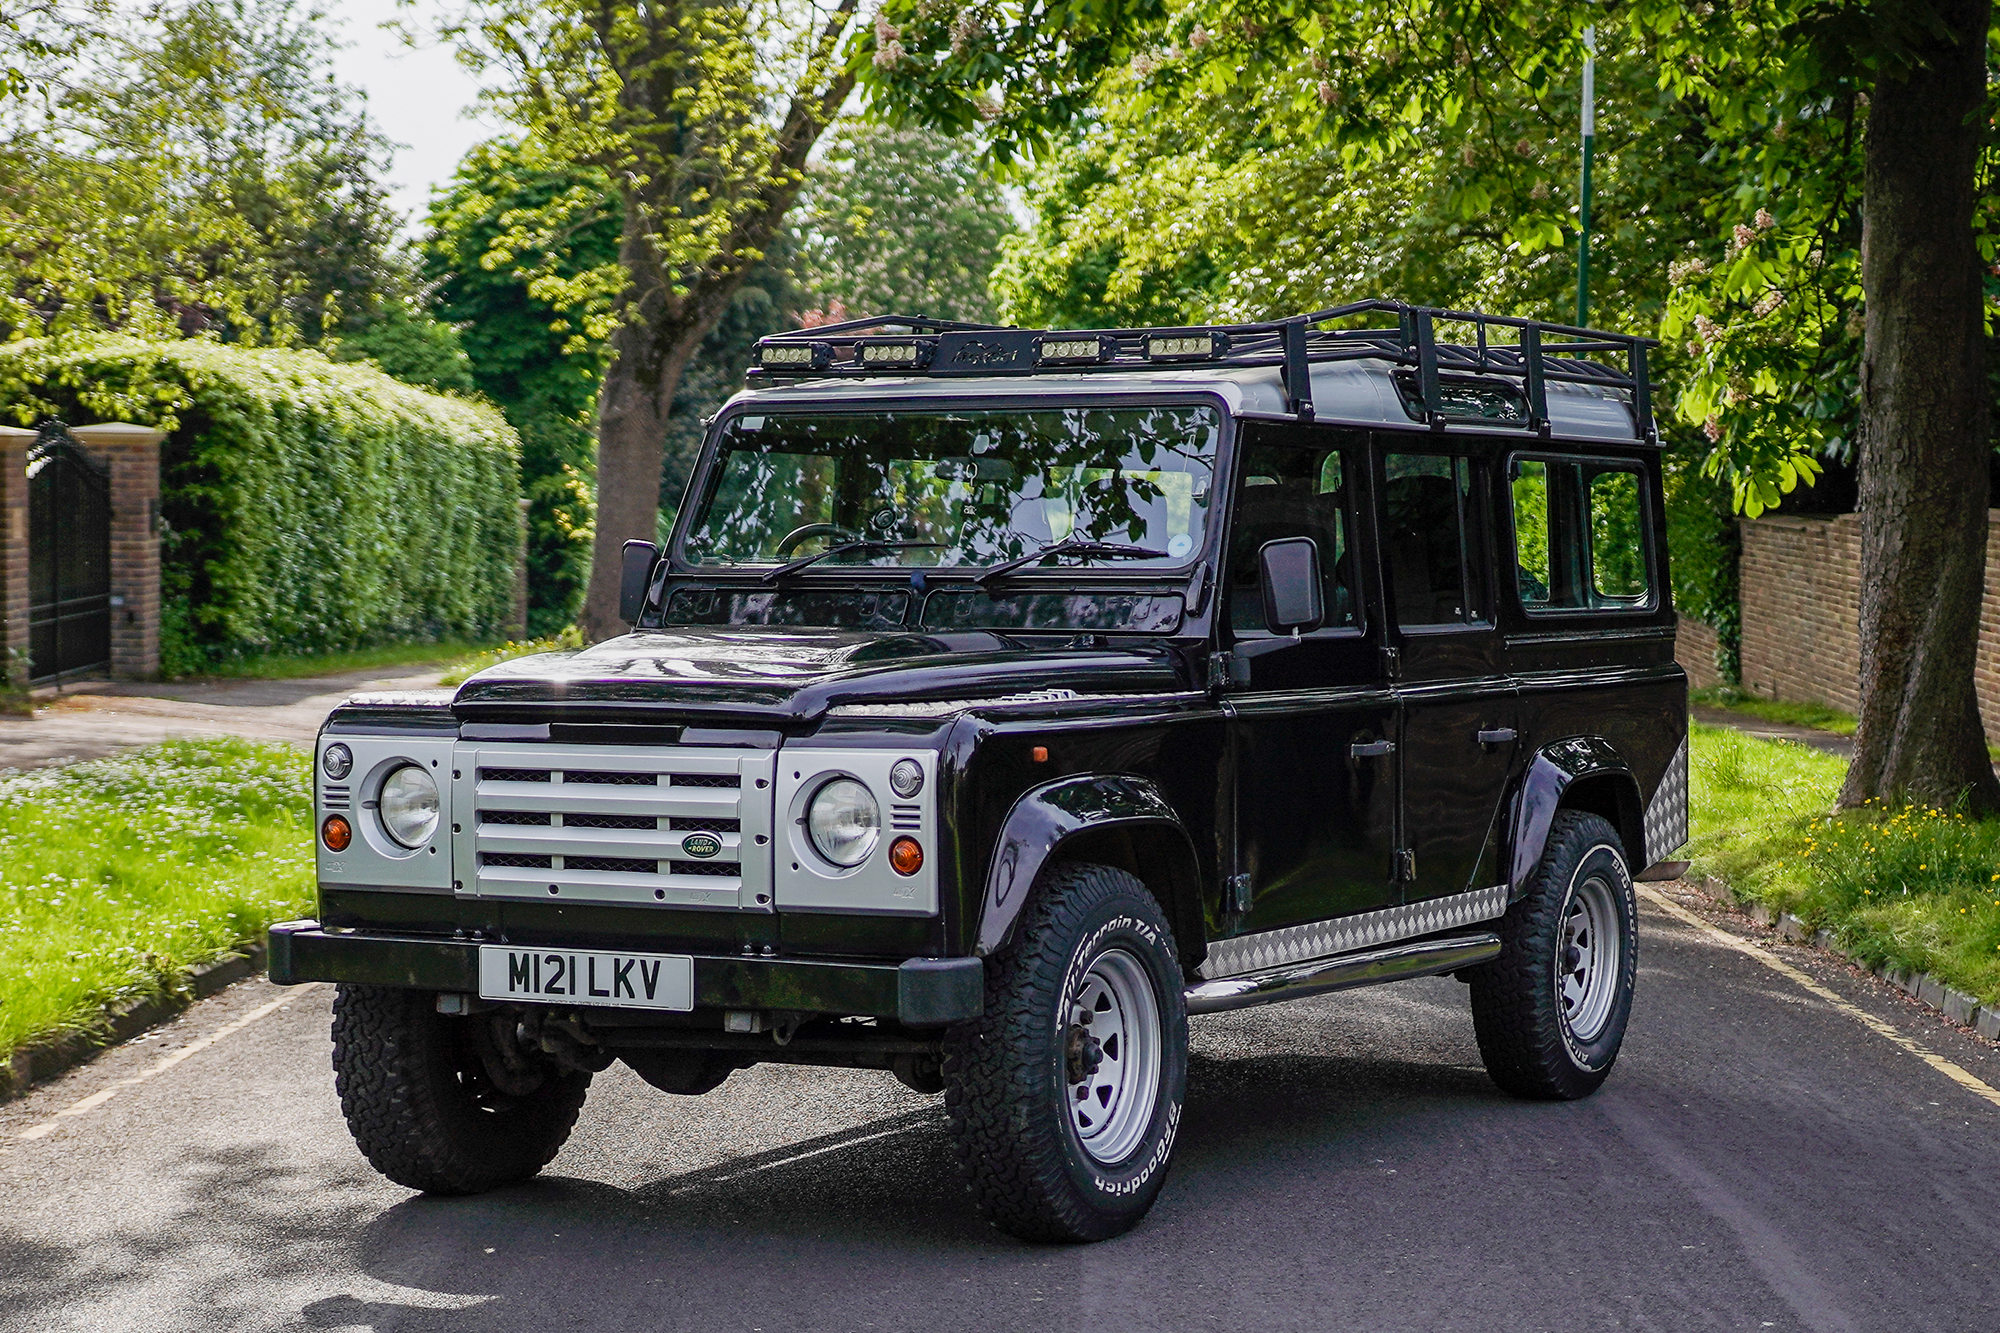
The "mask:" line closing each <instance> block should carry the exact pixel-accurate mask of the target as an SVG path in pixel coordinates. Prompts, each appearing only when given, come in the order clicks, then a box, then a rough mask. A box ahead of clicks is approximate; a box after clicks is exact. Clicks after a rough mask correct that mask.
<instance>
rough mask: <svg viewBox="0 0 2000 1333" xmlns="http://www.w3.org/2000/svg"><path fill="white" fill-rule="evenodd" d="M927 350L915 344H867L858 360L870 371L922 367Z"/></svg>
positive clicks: (921, 345)
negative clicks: (900, 367)
mask: <svg viewBox="0 0 2000 1333" xmlns="http://www.w3.org/2000/svg"><path fill="white" fill-rule="evenodd" d="M924 352H925V348H924V345H923V344H922V343H915V342H879V343H874V342H865V343H862V344H861V348H860V355H859V357H857V358H856V359H857V360H859V361H860V363H861V364H862V365H863V366H865V367H867V368H868V369H870V370H890V369H894V368H896V367H899V366H910V367H914V366H921V365H922V364H923V363H924V360H925V357H924Z"/></svg>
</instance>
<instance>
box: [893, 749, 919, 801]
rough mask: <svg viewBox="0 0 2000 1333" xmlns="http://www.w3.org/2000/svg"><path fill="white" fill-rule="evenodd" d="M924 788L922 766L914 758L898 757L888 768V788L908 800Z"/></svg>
mask: <svg viewBox="0 0 2000 1333" xmlns="http://www.w3.org/2000/svg"><path fill="white" fill-rule="evenodd" d="M923 789H924V766H923V765H922V764H920V763H918V762H917V761H916V760H914V759H898V760H897V761H896V766H895V767H894V768H892V769H890V770H889V790H890V791H893V792H895V793H896V795H898V796H900V797H902V798H903V799H904V800H906V801H907V800H909V799H910V798H911V797H912V796H915V795H916V794H917V793H918V792H920V791H922V790H923Z"/></svg>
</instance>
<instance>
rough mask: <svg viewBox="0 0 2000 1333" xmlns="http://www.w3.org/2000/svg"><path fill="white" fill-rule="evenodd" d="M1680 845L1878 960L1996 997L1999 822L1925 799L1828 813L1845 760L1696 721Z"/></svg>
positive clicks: (1741, 891) (1999, 981)
mask: <svg viewBox="0 0 2000 1333" xmlns="http://www.w3.org/2000/svg"><path fill="white" fill-rule="evenodd" d="M1689 761H1690V774H1689V776H1690V780H1691V791H1690V806H1691V810H1690V813H1691V815H1692V817H1693V829H1692V835H1691V837H1690V839H1689V843H1688V848H1689V850H1688V852H1687V853H1686V855H1688V856H1689V857H1690V858H1691V859H1692V860H1693V862H1694V865H1695V868H1696V869H1698V870H1702V871H1706V872H1708V873H1710V874H1713V875H1716V876H1718V877H1719V878H1721V879H1722V880H1723V881H1724V882H1726V883H1727V884H1728V885H1729V887H1730V888H1731V889H1733V890H1734V891H1735V892H1736V893H1737V894H1738V895H1739V896H1741V897H1745V898H1751V899H1756V900H1758V901H1761V902H1764V903H1767V904H1769V905H1770V906H1771V907H1773V908H1776V909H1778V910H1781V911H1786V912H1791V913H1793V914H1794V915H1796V916H1798V917H1799V918H1800V919H1802V920H1803V921H1804V922H1805V923H1806V924H1807V925H1808V926H1811V927H1812V928H1814V929H1816V930H1830V931H1832V932H1833V933H1834V936H1835V937H1836V938H1837V939H1838V940H1839V941H1840V943H1841V945H1842V946H1843V947H1844V948H1846V949H1847V950H1848V951H1849V952H1850V953H1852V954H1854V955H1855V956H1856V957H1858V958H1860V959H1861V960H1862V961H1864V962H1866V963H1868V964H1869V965H1870V966H1875V965H1878V964H1881V963H1891V964H1894V965H1896V966H1898V967H1901V968H1905V969H1907V970H1910V971H1920V972H1929V973H1931V974H1932V975H1934V976H1936V977H1938V978H1939V979H1940V980H1942V981H1944V982H1945V983H1946V984H1948V985H1951V986H1955V987H1957V988H1958V989H1959V990H1962V991H1967V992H1969V993H1971V994H1973V995H1977V996H1978V997H1979V998H1980V999H1981V1000H1983V1001H1987V1002H2000V873H1996V872H2000V820H1992V819H1989V820H1972V819H1967V818H1966V817H1965V816H1963V815H1961V814H1958V813H1955V812H1953V811H1948V810H1936V809H1931V808H1928V807H1924V806H1911V807H1907V808H1903V809H1888V808H1881V809H1875V808H1868V809H1862V810H1852V811H1846V812H1843V813H1840V814H1834V813H1832V808H1833V802H1834V797H1835V796H1836V795H1837V794H1838V792H1839V790H1840V782H1841V778H1842V776H1843V775H1844V774H1845V773H1846V771H1847V765H1846V762H1845V761H1844V760H1842V759H1840V758H1838V757H1836V756H1834V755H1829V754H1825V753H1822V752H1821V751H1818V750H1815V749H1812V748H1811V747H1809V746H1804V745H1797V744H1792V743H1790V742H1786V741H1767V740H1756V739H1753V738H1751V737H1749V736H1744V735H1741V734H1739V733H1737V732H1733V731H1728V730H1724V729H1721V728H1715V727H1704V726H1700V725H1696V726H1695V727H1694V728H1693V738H1692V745H1691V747H1690V754H1689Z"/></svg>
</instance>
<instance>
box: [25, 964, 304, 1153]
mask: <svg viewBox="0 0 2000 1333" xmlns="http://www.w3.org/2000/svg"><path fill="white" fill-rule="evenodd" d="M321 984H322V983H320V982H317V981H315V982H311V983H308V984H307V985H304V986H298V987H294V988H293V989H292V990H291V991H290V992H289V993H287V994H285V995H281V996H279V997H278V998H277V999H275V1000H273V1001H271V1002H270V1003H269V1004H266V1005H261V1006H259V1007H258V1008H255V1009H252V1010H251V1011H250V1012H249V1013H247V1014H244V1015H243V1016H242V1017H241V1018H237V1019H233V1020H232V1021H230V1022H228V1023H225V1024H223V1026H221V1027H219V1028H217V1029H216V1030H215V1031H213V1032H211V1033H209V1034H208V1035H207V1036H206V1037H203V1038H202V1039H201V1040H199V1041H191V1042H189V1043H188V1044H187V1045H185V1046H183V1047H181V1048H180V1049H179V1050H178V1051H175V1052H173V1053H172V1054H171V1055H166V1056H162V1057H161V1058H160V1059H159V1060H158V1061H157V1062H156V1063H154V1065H153V1066H152V1067H151V1068H150V1069H142V1070H140V1071H139V1072H138V1073H136V1074H134V1075H132V1076H131V1077H130V1078H121V1079H119V1080H118V1081H117V1082H116V1083H113V1084H111V1085H110V1086H109V1087H106V1088H100V1089H98V1090H97V1091H96V1092H93V1093H91V1094H90V1095H89V1096H88V1097H85V1098H84V1099H83V1100H81V1101H79V1102H76V1103H74V1104H72V1105H69V1106H65V1107H64V1108H63V1109H62V1110H60V1111H57V1112H56V1113H55V1115H54V1116H52V1117H50V1118H49V1119H47V1120H44V1121H43V1122H42V1123H41V1124H39V1125H31V1126H29V1127H28V1128H27V1129H24V1130H22V1131H21V1133H20V1137H21V1138H24V1139H41V1138H47V1137H48V1136H49V1135H51V1134H53V1133H55V1132H56V1130H57V1128H58V1127H59V1126H60V1125H61V1123H62V1117H64V1116H77V1115H89V1114H90V1113H91V1112H92V1111H95V1110H96V1109H97V1108H98V1107H100V1106H102V1105H104V1103H106V1102H108V1101H110V1100H111V1099H112V1098H113V1097H116V1096H117V1095H118V1094H119V1093H121V1092H123V1091H125V1089H127V1088H131V1087H137V1086H138V1085H139V1084H141V1083H144V1082H145V1081H146V1080H147V1079H150V1078H153V1077H154V1076H156V1075H159V1074H164V1073H166V1072H167V1071H168V1070H169V1069H172V1068H173V1067H174V1066H175V1065H177V1064H179V1063H180V1062H181V1061H183V1060H185V1059H187V1058H188V1057H189V1056H191V1055H198V1054H200V1053H201V1052H202V1051H205V1050H207V1049H208V1048H209V1047H211V1046H213V1045H215V1043H217V1042H218V1041H221V1040H222V1039H223V1038H224V1037H227V1036H229V1035H231V1034H232V1033H237V1032H241V1031H242V1030H243V1029H244V1028H247V1027H249V1026H250V1025H251V1024H252V1023H255V1022H256V1021H257V1020H258V1019H260V1018H264V1017H267V1016H269V1015H271V1014H274V1013H276V1012H277V1011H278V1010H280V1009H282V1008H284V1007H285V1006H286V1005H288V1004H290V1003H291V1002H292V1001H293V1000H297V999H301V998H303V997H304V996H307V995H310V994H311V993H312V992H314V991H316V990H318V989H319V988H320V986H321Z"/></svg>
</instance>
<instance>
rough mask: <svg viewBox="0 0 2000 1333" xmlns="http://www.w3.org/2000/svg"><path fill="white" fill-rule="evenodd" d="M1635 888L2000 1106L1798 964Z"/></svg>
mask: <svg viewBox="0 0 2000 1333" xmlns="http://www.w3.org/2000/svg"><path fill="white" fill-rule="evenodd" d="M1633 887H1634V888H1636V889H1637V890H1638V891H1639V893H1640V894H1641V896H1643V897H1645V898H1646V899H1648V900H1649V901H1650V902H1652V903H1653V904H1654V905H1655V906H1656V907H1658V908H1660V909H1661V910H1662V911H1664V912H1666V913H1667V914H1668V915H1669V916H1673V917H1676V918H1678V919H1679V920H1681V921H1682V922H1684V923H1686V924H1687V925H1690V926H1693V927H1694V928H1695V929H1696V930H1698V931H1700V932H1701V933H1702V934H1704V935H1707V936H1709V937H1710V938H1711V939H1714V940H1715V941H1717V942H1718V943H1720V944H1723V945H1726V946H1728V947H1729V948H1731V949H1734V950H1736V951H1737V952H1738V953H1741V954H1746V955H1748V956H1749V957H1751V958H1754V959H1756V960H1757V961H1758V962H1760V963H1762V964H1763V965H1764V966H1766V967H1768V968H1770V969H1771V970H1772V971H1774V972H1777V973H1780V974H1781V975H1783V976H1785V977H1787V978H1789V979H1791V980H1792V981H1795V982H1797V983H1798V984H1799V985H1800V986H1802V987H1804V988H1805V989H1806V990H1808V991H1810V992H1812V994H1814V995H1815V996H1818V997H1819V998H1820V999H1822V1000H1825V1001H1826V1002H1827V1003H1828V1004H1830V1005H1832V1006H1833V1007H1834V1008H1835V1009H1838V1010H1839V1011H1840V1012H1841V1013H1843V1014H1846V1015H1847V1016H1848V1017H1849V1018H1851V1019H1853V1020H1854V1021H1856V1022H1857V1023H1860V1024H1861V1025H1862V1026H1864V1027H1866V1028H1868V1029H1869V1030H1870V1031H1872V1032H1875V1033H1877V1034H1879V1035H1881V1036H1884V1037H1887V1038H1888V1039H1889V1040H1890V1041H1892V1042H1894V1043H1896V1045H1898V1046H1900V1047H1902V1048H1903V1049H1904V1050H1906V1051H1908V1052H1909V1053H1910V1054H1911V1055H1914V1056H1916V1057H1917V1058H1918V1059H1919V1060H1922V1061H1923V1062H1924V1063H1925V1064H1927V1065H1929V1066H1930V1067H1931V1068H1932V1069H1935V1070H1937V1071H1938V1073H1940V1074H1943V1075H1944V1076H1945V1077H1946V1078H1948V1079H1950V1080H1951V1081H1952V1082H1954V1083H1956V1084H1958V1085H1959V1086H1960V1087H1962V1088H1964V1089H1965V1090H1966V1091H1967V1092H1970V1093H1971V1094H1973V1095H1974V1096H1975V1097H1984V1098H1985V1099H1986V1100H1987V1101H1989V1102H1991V1103H1993V1104H1994V1105H1995V1106H2000V1088H1995V1087H1993V1086H1992V1085H1991V1084H1989V1083H1987V1082H1985V1081H1984V1080H1983V1079H1981V1078H1979V1077H1978V1076H1977V1075H1975V1074H1973V1073H1972V1072H1971V1071H1970V1070H1968V1069H1966V1068H1965V1067H1964V1066H1962V1065H1959V1064H1956V1063H1954V1062H1952V1061H1950V1060H1947V1059H1945V1058H1944V1057H1943V1056H1942V1055H1939V1054H1937V1052H1935V1051H1929V1050H1926V1049H1924V1048H1923V1047H1922V1046H1920V1045H1918V1044H1917V1043H1916V1042H1914V1041H1912V1040H1910V1039H1909V1038H1908V1037H1906V1036H1904V1035H1903V1034H1902V1033H1900V1032H1898V1031H1896V1029H1895V1028H1893V1027H1891V1026H1889V1024H1887V1023H1885V1022H1883V1021H1882V1020H1881V1019H1879V1018H1877V1017H1875V1015H1873V1014H1871V1013H1869V1012H1868V1011H1867V1010H1865V1009H1862V1008H1860V1007H1859V1006H1857V1005H1854V1004H1851V1003H1849V1002H1848V1001H1846V1000H1844V999H1842V998H1841V997H1840V996H1838V995H1836V994H1834V993H1833V992H1832V991H1830V990H1828V989H1827V988H1826V987H1825V986H1822V985H1820V984H1819V983H1818V982H1817V981H1814V980H1813V979H1812V978H1811V977H1809V976H1807V975H1806V974H1805V973H1803V972H1801V971H1799V970H1798V969H1797V968H1796V967H1793V966H1792V965H1791V964H1790V963H1788V962H1786V961H1785V960H1784V959H1782V958H1778V957H1776V956H1774V955H1773V954H1771V953H1770V952H1769V951H1768V950H1766V949H1762V948H1759V947H1758V946H1757V945H1756V944H1754V943H1752V942H1751V941H1749V940H1746V939H1741V938H1739V937H1737V936H1735V935H1732V934H1730V933H1729V932H1728V931H1726V930H1721V929H1718V928H1717V927H1715V926H1711V925H1710V924H1709V923H1708V922H1706V921H1703V920H1702V919H1701V918H1700V917H1698V916H1696V915H1695V914H1694V913H1693V912H1690V911H1688V910H1687V909H1686V908H1685V907H1682V906H1681V905H1680V904H1679V903H1677V902H1675V901H1673V900H1672V899H1671V898H1668V897H1667V896H1666V895H1665V894H1663V893H1661V892H1660V891H1659V890H1658V889H1655V888H1653V887H1651V886H1650V885H1646V884H1635V885H1633Z"/></svg>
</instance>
